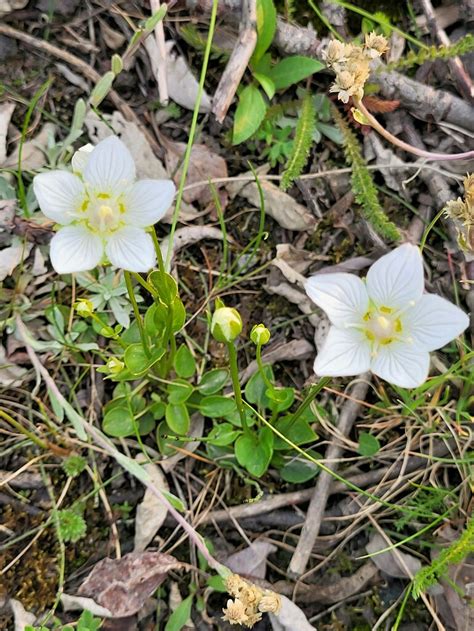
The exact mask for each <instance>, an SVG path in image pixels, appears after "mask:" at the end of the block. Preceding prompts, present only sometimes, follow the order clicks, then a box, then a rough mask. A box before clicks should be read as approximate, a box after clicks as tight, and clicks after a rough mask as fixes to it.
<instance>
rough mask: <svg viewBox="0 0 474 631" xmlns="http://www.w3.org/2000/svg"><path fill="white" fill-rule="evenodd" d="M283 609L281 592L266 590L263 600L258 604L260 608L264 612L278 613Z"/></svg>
mask: <svg viewBox="0 0 474 631" xmlns="http://www.w3.org/2000/svg"><path fill="white" fill-rule="evenodd" d="M280 609H281V598H280V595H279V594H276V593H275V592H271V591H269V590H266V591H265V594H264V596H263V598H262V600H261V601H260V602H259V604H258V610H259V611H262V612H269V613H278V612H279V611H280Z"/></svg>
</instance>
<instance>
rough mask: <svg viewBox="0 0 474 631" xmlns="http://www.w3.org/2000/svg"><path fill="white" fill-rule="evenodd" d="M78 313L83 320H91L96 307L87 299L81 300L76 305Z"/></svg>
mask: <svg viewBox="0 0 474 631" xmlns="http://www.w3.org/2000/svg"><path fill="white" fill-rule="evenodd" d="M74 308H75V310H76V311H77V313H78V314H79V315H80V316H82V317H83V318H89V317H90V316H91V315H92V314H93V313H94V305H93V304H92V302H91V301H90V300H87V298H81V299H80V300H78V301H77V302H76V303H75V305H74Z"/></svg>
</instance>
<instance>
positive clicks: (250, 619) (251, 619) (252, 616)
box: [244, 611, 262, 629]
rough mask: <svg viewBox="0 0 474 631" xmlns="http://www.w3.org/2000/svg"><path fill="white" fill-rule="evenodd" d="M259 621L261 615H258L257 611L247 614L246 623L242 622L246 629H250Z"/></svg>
mask: <svg viewBox="0 0 474 631" xmlns="http://www.w3.org/2000/svg"><path fill="white" fill-rule="evenodd" d="M261 619H262V614H261V613H259V612H258V611H251V612H250V613H247V621H246V622H244V624H245V626H246V627H248V628H249V629H251V628H252V627H253V625H254V624H256V623H257V622H260V620H261Z"/></svg>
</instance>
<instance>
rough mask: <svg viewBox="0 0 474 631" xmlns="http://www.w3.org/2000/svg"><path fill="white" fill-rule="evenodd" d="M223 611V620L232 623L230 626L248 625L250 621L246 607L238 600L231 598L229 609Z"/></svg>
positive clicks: (228, 603) (228, 602)
mask: <svg viewBox="0 0 474 631" xmlns="http://www.w3.org/2000/svg"><path fill="white" fill-rule="evenodd" d="M222 611H223V612H224V616H223V617H222V619H223V620H226V621H227V622H230V624H246V623H247V621H248V616H247V614H246V613H245V605H244V603H243V602H241V601H240V600H239V599H238V598H236V600H232V599H230V598H229V600H228V601H227V608H226V609H223V610H222Z"/></svg>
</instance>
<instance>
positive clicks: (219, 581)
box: [207, 574, 227, 594]
mask: <svg viewBox="0 0 474 631" xmlns="http://www.w3.org/2000/svg"><path fill="white" fill-rule="evenodd" d="M207 585H208V587H210V588H211V589H213V590H214V591H215V592H222V593H223V594H227V587H226V586H225V583H224V579H223V578H222V576H219V575H218V574H216V576H211V578H208V579H207Z"/></svg>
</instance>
